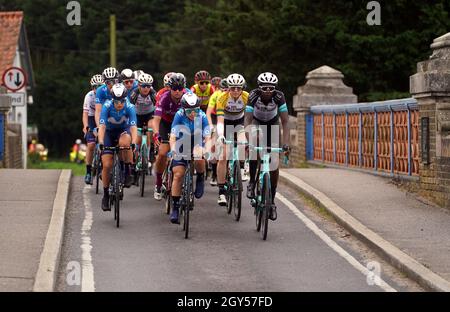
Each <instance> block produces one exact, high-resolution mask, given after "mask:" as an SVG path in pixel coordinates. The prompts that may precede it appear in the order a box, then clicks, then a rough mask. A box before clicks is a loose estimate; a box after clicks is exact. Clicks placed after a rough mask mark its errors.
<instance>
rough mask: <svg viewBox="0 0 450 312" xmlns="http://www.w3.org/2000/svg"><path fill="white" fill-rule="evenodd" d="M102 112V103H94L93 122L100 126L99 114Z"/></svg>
mask: <svg viewBox="0 0 450 312" xmlns="http://www.w3.org/2000/svg"><path fill="white" fill-rule="evenodd" d="M101 113H102V104H98V103H96V104H95V124H96V125H97V127H98V126H100V115H101Z"/></svg>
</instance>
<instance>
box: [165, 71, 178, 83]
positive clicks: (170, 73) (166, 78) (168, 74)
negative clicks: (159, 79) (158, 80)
mask: <svg viewBox="0 0 450 312" xmlns="http://www.w3.org/2000/svg"><path fill="white" fill-rule="evenodd" d="M173 74H175V73H174V72H169V73H167V74H166V75H165V76H164V79H163V81H164V86H168V85H169V81H170V76H172V75H173Z"/></svg>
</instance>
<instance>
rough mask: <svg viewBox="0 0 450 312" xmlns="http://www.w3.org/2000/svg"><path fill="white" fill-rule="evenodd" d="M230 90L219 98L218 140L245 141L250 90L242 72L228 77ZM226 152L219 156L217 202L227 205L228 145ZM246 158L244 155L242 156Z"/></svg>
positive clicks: (217, 104) (221, 141) (217, 105)
mask: <svg viewBox="0 0 450 312" xmlns="http://www.w3.org/2000/svg"><path fill="white" fill-rule="evenodd" d="M227 84H228V91H226V92H224V93H223V94H222V95H220V97H219V98H218V99H217V103H216V114H217V136H218V142H219V143H222V144H223V143H224V142H225V138H226V140H228V141H236V140H237V141H238V142H245V141H247V140H246V137H245V130H244V113H245V106H246V105H247V102H248V92H246V91H244V86H245V79H244V77H243V76H242V75H240V74H231V75H229V76H228V77H227ZM224 147H225V148H224V149H223V151H224V153H222V154H221V155H220V157H219V163H218V166H217V182H218V185H219V199H218V201H217V203H218V204H219V205H220V206H226V205H227V199H226V196H225V176H226V168H227V159H226V157H224V156H225V155H228V151H227V149H228V147H227V146H224ZM240 158H241V159H244V157H240Z"/></svg>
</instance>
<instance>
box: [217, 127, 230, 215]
mask: <svg viewBox="0 0 450 312" xmlns="http://www.w3.org/2000/svg"><path fill="white" fill-rule="evenodd" d="M224 135H225V137H227V122H226V121H225V132H224ZM218 148H219V149H221V153H220V154H219V160H218V163H217V185H218V187H219V199H218V200H217V203H218V204H219V205H220V206H226V205H227V199H226V195H225V193H226V192H225V182H226V181H225V178H226V174H227V155H228V146H227V145H226V144H224V145H223V146H220V147H219V146H218Z"/></svg>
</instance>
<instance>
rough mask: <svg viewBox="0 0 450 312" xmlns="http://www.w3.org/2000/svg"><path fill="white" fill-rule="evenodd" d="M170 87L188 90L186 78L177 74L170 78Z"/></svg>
mask: <svg viewBox="0 0 450 312" xmlns="http://www.w3.org/2000/svg"><path fill="white" fill-rule="evenodd" d="M168 85H169V87H171V88H173V87H180V86H181V87H183V88H186V77H185V76H184V75H183V74H182V73H175V74H173V75H171V76H170V79H169V83H168Z"/></svg>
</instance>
